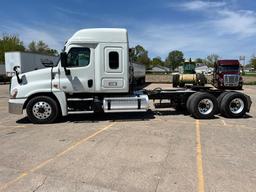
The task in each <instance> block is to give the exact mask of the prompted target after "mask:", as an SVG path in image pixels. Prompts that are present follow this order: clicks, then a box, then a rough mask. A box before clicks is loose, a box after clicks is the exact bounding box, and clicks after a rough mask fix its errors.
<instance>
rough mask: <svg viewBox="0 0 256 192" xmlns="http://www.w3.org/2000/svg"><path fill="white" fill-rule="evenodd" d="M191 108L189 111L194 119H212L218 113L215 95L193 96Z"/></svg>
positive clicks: (199, 94)
mask: <svg viewBox="0 0 256 192" xmlns="http://www.w3.org/2000/svg"><path fill="white" fill-rule="evenodd" d="M189 107H190V109H189V111H190V113H191V115H192V116H193V117H194V118H196V119H211V118H213V117H214V115H215V114H216V113H217V111H218V102H217V99H216V98H215V97H214V96H213V95H211V94H209V93H203V92H199V93H198V94H193V95H192V99H191V101H190V106H189Z"/></svg>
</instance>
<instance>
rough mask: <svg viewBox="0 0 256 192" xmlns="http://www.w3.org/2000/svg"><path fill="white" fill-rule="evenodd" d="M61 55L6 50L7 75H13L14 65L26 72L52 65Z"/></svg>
mask: <svg viewBox="0 0 256 192" xmlns="http://www.w3.org/2000/svg"><path fill="white" fill-rule="evenodd" d="M58 60H59V57H57V56H49V55H44V54H38V53H28V52H18V51H15V52H6V53H5V66H6V75H7V76H8V77H11V76H13V75H14V74H15V73H14V70H13V68H14V66H18V67H19V68H20V72H21V73H26V72H29V71H34V70H38V69H43V68H45V67H47V66H52V65H53V64H57V62H58Z"/></svg>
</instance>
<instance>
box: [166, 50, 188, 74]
mask: <svg viewBox="0 0 256 192" xmlns="http://www.w3.org/2000/svg"><path fill="white" fill-rule="evenodd" d="M183 61H184V54H183V53H182V51H178V50H174V51H171V52H170V53H169V54H168V57H167V58H166V60H165V63H166V66H167V67H169V68H171V69H172V70H174V69H176V68H177V67H178V66H180V65H181V64H182V62H183Z"/></svg>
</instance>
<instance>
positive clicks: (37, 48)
mask: <svg viewBox="0 0 256 192" xmlns="http://www.w3.org/2000/svg"><path fill="white" fill-rule="evenodd" d="M28 51H29V52H33V53H42V54H47V55H54V56H57V55H58V54H59V53H58V51H57V50H55V49H50V48H49V46H48V45H47V44H46V43H45V42H43V41H38V42H36V41H32V42H31V43H30V44H29V45H28Z"/></svg>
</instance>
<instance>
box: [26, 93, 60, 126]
mask: <svg viewBox="0 0 256 192" xmlns="http://www.w3.org/2000/svg"><path fill="white" fill-rule="evenodd" d="M26 110H27V115H28V118H29V120H30V121H31V122H32V123H35V124H46V123H53V122H54V121H55V120H56V118H57V117H58V115H59V108H58V105H57V102H56V101H55V100H54V99H52V98H51V97H47V96H38V97H34V98H32V99H31V100H30V101H29V102H28V104H27V107H26Z"/></svg>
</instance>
